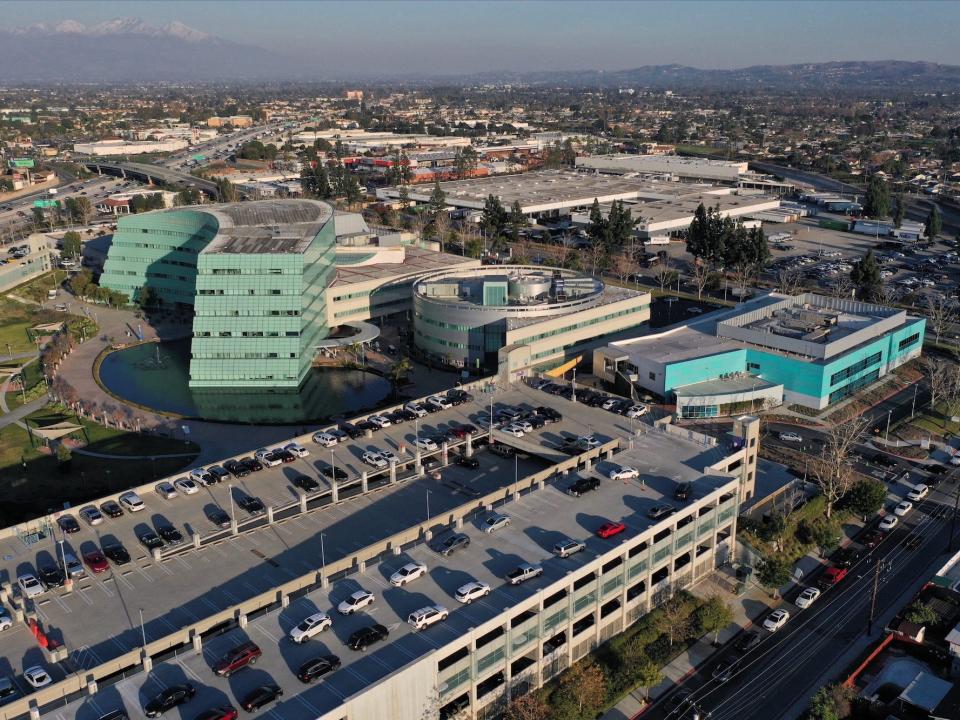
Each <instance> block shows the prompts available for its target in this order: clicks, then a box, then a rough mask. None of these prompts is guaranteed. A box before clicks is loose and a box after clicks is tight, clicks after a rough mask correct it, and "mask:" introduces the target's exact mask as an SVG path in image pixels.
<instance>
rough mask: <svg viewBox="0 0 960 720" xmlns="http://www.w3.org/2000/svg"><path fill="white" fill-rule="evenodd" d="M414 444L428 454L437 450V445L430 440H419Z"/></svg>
mask: <svg viewBox="0 0 960 720" xmlns="http://www.w3.org/2000/svg"><path fill="white" fill-rule="evenodd" d="M413 444H414V445H416V446H417V447H418V448H420V449H421V450H424V451H426V452H433V451H434V450H436V449H437V444H436V443H435V442H434V441H433V440H431V439H430V438H417V439H416V440H414V441H413Z"/></svg>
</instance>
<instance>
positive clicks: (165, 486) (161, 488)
mask: <svg viewBox="0 0 960 720" xmlns="http://www.w3.org/2000/svg"><path fill="white" fill-rule="evenodd" d="M154 489H155V490H156V491H157V495H159V496H160V497H162V498H163V499H164V500H173V499H174V498H175V497H176V496H177V489H176V488H175V487H174V486H173V485H171V484H170V483H168V482H166V481H164V482H162V483H157V487H156V488H154Z"/></svg>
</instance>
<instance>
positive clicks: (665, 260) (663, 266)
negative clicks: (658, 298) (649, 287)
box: [653, 255, 677, 292]
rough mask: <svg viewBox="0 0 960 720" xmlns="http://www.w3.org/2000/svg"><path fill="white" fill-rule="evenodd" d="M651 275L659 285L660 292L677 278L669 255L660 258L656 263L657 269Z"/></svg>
mask: <svg viewBox="0 0 960 720" xmlns="http://www.w3.org/2000/svg"><path fill="white" fill-rule="evenodd" d="M653 277H654V279H656V281H657V283H658V284H659V285H660V292H664V291H665V290H666V288H667V285H669V284H671V283H672V282H673V281H674V280H676V279H677V271H676V270H674V269H673V263H672V262H671V260H670V256H669V255H667V256H664V257H662V258H660V262H659V263H658V264H657V269H656V270H655V271H654V273H653Z"/></svg>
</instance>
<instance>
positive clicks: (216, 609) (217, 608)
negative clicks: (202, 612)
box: [200, 595, 221, 612]
mask: <svg viewBox="0 0 960 720" xmlns="http://www.w3.org/2000/svg"><path fill="white" fill-rule="evenodd" d="M200 600H201V601H202V602H203V603H205V604H206V605H207V607H209V608H210V609H211V610H213V611H214V612H220V609H221V608H220V606H219V605H217V604H216V603H215V602H213V600H211V599H210V598H208V597H207V596H206V595H203V596H201V597H200Z"/></svg>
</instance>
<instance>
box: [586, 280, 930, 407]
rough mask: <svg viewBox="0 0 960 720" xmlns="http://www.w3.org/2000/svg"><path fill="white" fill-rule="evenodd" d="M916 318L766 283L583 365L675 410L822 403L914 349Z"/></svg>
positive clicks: (918, 343)
mask: <svg viewBox="0 0 960 720" xmlns="http://www.w3.org/2000/svg"><path fill="white" fill-rule="evenodd" d="M925 323H926V321H925V319H924V318H922V317H913V316H910V315H908V314H907V313H906V311H904V310H899V309H896V308H888V307H884V306H881V305H872V304H869V303H862V302H856V301H854V300H846V299H836V298H829V297H823V296H820V295H814V294H812V293H804V294H802V295H782V294H780V293H770V294H768V295H763V296H761V297H759V298H756V299H754V300H751V301H750V302H747V303H745V304H743V305H740V306H738V307H736V308H734V309H733V310H729V311H723V312H718V313H712V314H711V315H709V316H705V317H703V318H702V319H700V320H698V321H695V322H692V323H689V324H686V325H682V326H680V327H673V328H671V329H669V330H666V331H664V332H660V333H656V334H651V335H647V336H644V337H638V338H635V339H632V340H626V341H620V342H614V343H610V344H608V345H607V346H606V347H603V348H600V349H598V350H596V351H594V355H593V371H594V373H595V374H597V375H599V376H600V377H602V378H604V379H605V380H606V381H608V382H610V383H612V384H617V385H624V384H633V385H635V386H636V387H638V388H642V389H644V390H647V391H649V392H651V393H654V394H656V395H659V396H661V397H663V398H665V399H667V400H668V401H671V400H673V401H675V402H676V405H677V412H678V413H679V415H680V416H681V417H717V416H721V415H732V414H737V413H740V412H744V411H745V410H747V409H749V408H752V407H772V406H776V405H779V404H781V403H788V404H799V405H803V406H805V407H810V408H815V409H822V408H825V407H827V406H828V405H831V404H833V403H835V402H838V401H839V400H842V399H843V398H845V397H848V396H849V395H852V394H853V393H855V392H856V391H858V390H860V389H861V388H864V387H866V386H867V385H870V384H872V383H873V382H875V381H876V380H878V379H879V378H881V377H883V376H884V375H886V374H887V373H888V372H890V371H891V370H893V369H894V368H896V367H898V366H899V365H902V364H903V363H905V362H906V361H908V360H910V359H912V358H915V357H917V356H919V355H920V351H921V348H922V346H923V333H924V327H925Z"/></svg>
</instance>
